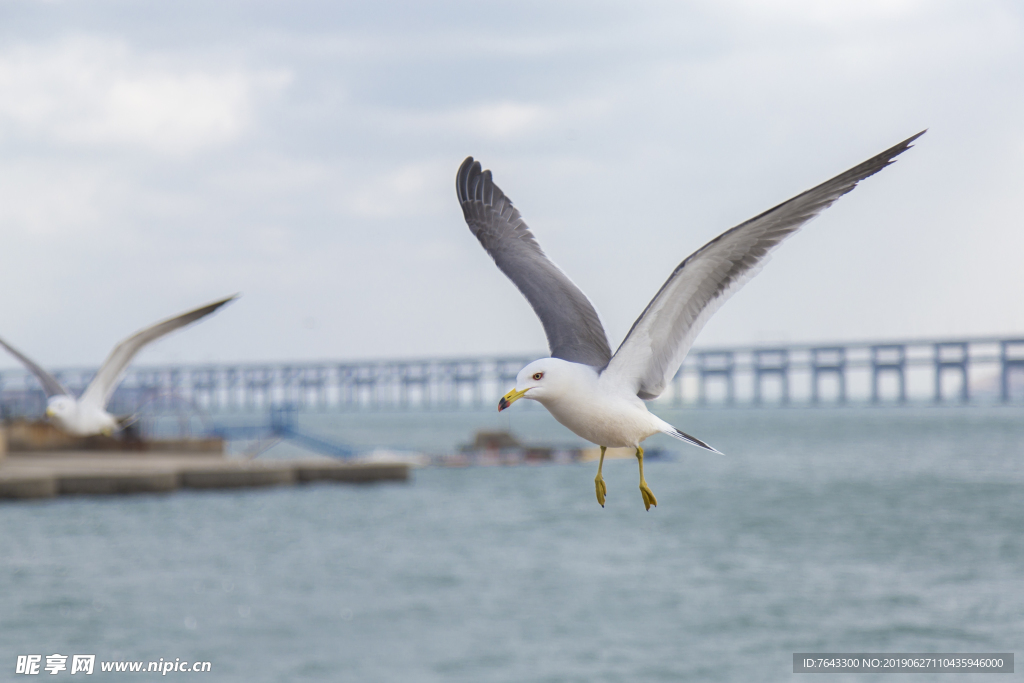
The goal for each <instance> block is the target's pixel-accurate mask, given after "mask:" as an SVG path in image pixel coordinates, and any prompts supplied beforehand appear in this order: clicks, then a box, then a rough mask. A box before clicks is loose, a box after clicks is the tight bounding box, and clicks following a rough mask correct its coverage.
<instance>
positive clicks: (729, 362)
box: [697, 351, 736, 405]
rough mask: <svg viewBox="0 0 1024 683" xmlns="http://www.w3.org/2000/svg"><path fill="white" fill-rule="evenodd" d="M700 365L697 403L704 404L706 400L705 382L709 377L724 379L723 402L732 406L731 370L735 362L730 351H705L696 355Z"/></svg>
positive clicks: (734, 394)
mask: <svg viewBox="0 0 1024 683" xmlns="http://www.w3.org/2000/svg"><path fill="white" fill-rule="evenodd" d="M697 357H698V359H699V363H700V366H699V367H700V394H699V396H698V398H697V401H698V402H699V403H700V404H702V405H703V404H706V403H707V400H708V394H707V381H708V378H709V377H722V378H724V379H725V402H726V403H727V404H728V405H732V404H733V402H734V401H735V398H736V391H735V386H734V383H733V377H732V373H733V369H734V368H735V367H736V360H735V357H734V355H733V352H732V351H705V352H703V353H700V354H698V355H697Z"/></svg>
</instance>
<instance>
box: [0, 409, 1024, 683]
mask: <svg viewBox="0 0 1024 683" xmlns="http://www.w3.org/2000/svg"><path fill="white" fill-rule="evenodd" d="M661 414H662V416H663V417H666V419H670V420H671V421H673V422H674V423H675V424H677V425H678V426H680V427H681V428H682V429H684V430H686V431H688V432H691V433H694V434H696V435H698V436H700V437H701V438H705V439H707V440H709V441H710V442H711V443H713V444H715V445H716V446H718V447H719V448H721V449H722V450H724V451H725V452H726V453H727V454H728V455H726V456H710V455H706V454H704V453H702V452H699V451H697V450H696V449H686V448H685V447H684V446H683V445H682V444H679V445H678V446H677V445H676V444H675V442H669V441H657V440H652V441H653V442H654V443H653V445H658V446H662V447H666V448H669V449H673V450H674V451H675V452H677V454H678V455H677V457H676V458H675V459H674V460H673V461H670V462H651V463H650V464H649V465H648V466H647V467H646V468H645V469H646V474H647V479H648V481H649V483H650V485H651V488H652V489H653V490H654V492H655V493H656V494H657V496H658V500H659V507H658V508H657V509H655V510H652V511H650V512H645V511H644V508H643V505H642V503H641V499H640V493H639V491H638V490H637V472H636V464H635V462H629V461H618V462H612V463H609V464H606V466H605V470H606V474H605V476H606V479H607V481H608V489H609V497H608V503H607V507H606V508H604V509H602V508H601V507H599V506H598V505H597V503H596V501H595V499H594V493H593V476H594V470H595V467H594V466H593V465H592V464H587V465H559V466H538V467H518V468H470V469H423V470H418V471H416V472H415V473H414V477H413V480H412V481H411V482H410V483H408V484H397V485H396V484H388V485H375V486H362V487H353V486H336V485H314V486H307V487H291V488H278V489H266V490H248V491H238V492H178V493H174V494H171V495H162V496H131V497H110V498H105V497H100V498H84V497H83V498H65V499H59V500H53V501H46V502H23V503H4V504H0V539H2V541H3V551H2V552H0V669H2V670H6V671H8V672H10V673H11V674H12V675H11V676H10V678H14V676H13V671H14V666H15V659H16V655H18V654H33V653H34V654H42V655H48V654H53V653H61V654H76V653H80V654H96V655H97V660H98V661H103V660H113V659H118V660H120V659H124V660H146V661H148V660H156V659H159V658H161V657H162V658H164V659H165V660H167V659H171V660H173V659H174V658H181V659H184V660H206V661H210V662H211V663H212V672H211V673H210V674H205V675H203V676H202V678H203V680H227V681H330V680H337V681H368V682H369V681H402V682H403V683H404V682H410V681H467V682H469V681H474V682H476V681H777V680H790V679H791V678H793V677H794V674H792V654H793V652H805V651H822V652H824V651H845V652H863V651H879V652H901V651H903V652H922V651H931V652H958V651H959V652H997V651H1001V652H1006V651H1010V652H1013V651H1017V652H1018V653H1020V652H1022V651H1024V648H1021V647H1020V646H1021V645H1022V641H1024V541H1022V530H1024V412H1022V411H1021V410H1020V409H1019V408H1018V409H1015V410H1009V409H1006V410H1004V409H982V408H964V409H931V410H924V409H900V410H896V409H893V410H887V411H884V410H878V411H875V410H864V409H862V410H856V409H847V410H817V411H815V410H763V411H745V410H735V411H725V410H720V411H711V410H707V411H694V412H688V413H685V414H683V413H675V414H674V413H672V412H671V411H662V413H661ZM497 419H498V418H497V417H496V416H492V415H491V414H487V415H486V416H485V415H483V414H479V415H475V414H471V415H462V416H460V415H433V416H431V415H412V416H410V415H404V416H403V415H374V416H368V417H361V418H352V417H344V418H341V417H327V416H321V417H318V418H310V419H308V420H307V421H306V422H307V425H308V426H309V428H311V429H314V428H315V429H319V430H321V431H322V432H323V433H328V432H330V433H334V434H336V435H338V436H342V437H344V438H347V439H349V440H350V441H351V442H353V443H358V444H364V445H369V444H373V443H380V444H386V445H390V446H398V447H406V448H412V447H417V445H421V447H424V448H430V449H438V448H447V447H450V446H451V445H452V444H454V443H457V442H459V441H460V440H466V439H468V437H469V436H470V434H471V433H472V431H473V429H475V428H480V427H483V428H496V427H501V426H503V425H504V426H506V427H508V426H511V427H512V428H513V429H514V430H516V431H517V432H519V433H520V434H521V435H523V436H526V437H530V438H532V439H533V440H534V441H544V440H550V441H558V442H560V443H567V444H569V443H575V441H574V439H573V437H572V435H570V434H568V433H567V432H565V431H564V430H561V428H560V427H559V426H558V425H554V424H552V423H550V421H549V420H548V419H547V417H546V415H544V414H543V413H537V412H530V411H521V412H520V413H519V414H517V415H514V416H513V417H512V418H511V422H505V423H496V422H495V420H497ZM501 419H502V420H508V419H509V418H507V417H506V416H505V414H504V413H503V414H502V417H501ZM1018 666H1019V665H1018ZM43 675H44V676H46V677H47V679H48V680H49V679H50V676H49V675H47V674H45V673H44V674H43ZM68 675H69V674H68V672H66V671H65V672H63V673H62V674H59V676H68ZM126 676H127V677H128V678H134V679H136V680H150V679H155V677H152V675H150V676H147V675H145V674H143V675H138V674H136V675H134V676H132V675H129V674H100V673H97V674H95V675H94V676H93V677H91V679H90V680H108V679H109V680H120V679H123V678H125V677H126ZM193 676H195V675H193V674H182V673H177V674H174V673H171V674H168V676H167V677H164V678H165V679H167V680H170V679H178V678H192V677H193ZM1015 676H1019V674H1015V675H1014V676H1009V677H1001V676H997V678H999V680H1003V679H1004V678H1006V679H1012V678H1014V677H1015ZM19 678H20V677H19ZM797 678H798V679H799V680H806V681H808V682H812V681H816V680H822V681H831V682H837V681H842V680H857V681H863V680H880V679H878V678H873V677H872V676H866V675H858V676H850V677H848V678H847V677H843V676H839V675H828V676H817V675H800V676H797ZM891 678H892V677H889V678H886V679H885V680H890V679H891ZM973 678H977V679H979V680H994V679H992V677H991V676H976V677H971V676H967V675H960V674H953V675H936V676H935V677H934V679H936V680H943V681H949V680H957V681H964V680H972V679H973ZM932 679H933V677H931V676H929V675H927V674H915V675H914V676H913V680H915V681H923V680H932ZM54 680H59V679H58V678H57V677H54ZM72 680H75V679H72Z"/></svg>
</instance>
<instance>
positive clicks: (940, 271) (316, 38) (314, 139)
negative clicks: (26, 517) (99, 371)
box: [0, 0, 1024, 367]
mask: <svg viewBox="0 0 1024 683" xmlns="http://www.w3.org/2000/svg"><path fill="white" fill-rule="evenodd" d="M923 128H928V129H929V132H928V134H927V135H925V136H924V137H923V138H921V140H919V141H918V143H917V145H916V146H915V148H914V149H912V150H911V151H909V152H908V153H906V154H904V155H903V156H902V157H901V158H900V160H899V162H898V163H897V164H895V165H894V166H892V167H890V168H888V169H886V170H885V171H883V172H882V173H881V174H879V175H878V176H875V177H873V178H871V179H869V180H868V181H866V182H864V183H863V184H862V185H861V186H860V187H858V189H857V190H855V191H854V192H853V193H852V194H850V195H848V196H847V197H844V198H843V199H842V200H841V201H840V202H839V203H837V204H836V205H835V206H833V207H832V208H831V209H829V210H828V211H827V212H826V213H825V214H824V215H823V216H822V217H821V218H820V219H818V220H817V221H815V222H813V223H812V224H810V225H809V226H808V227H807V229H806V230H804V231H803V232H801V233H800V234H798V235H796V236H795V237H794V238H792V239H791V240H790V241H788V242H787V243H786V244H784V245H783V246H782V248H781V249H780V250H779V251H777V252H776V254H775V256H774V257H773V259H772V262H771V263H770V264H769V265H768V267H767V268H765V270H764V271H763V272H762V273H761V274H760V275H758V276H757V277H756V278H755V279H754V280H753V281H752V282H751V283H750V284H748V285H747V286H746V288H745V289H744V290H743V291H741V292H740V293H739V294H737V295H736V296H735V297H734V298H733V299H732V300H731V301H730V302H729V303H728V304H726V306H725V307H724V308H723V309H722V310H721V311H720V312H719V313H718V314H717V315H716V317H715V318H714V319H713V320H712V322H711V323H710V324H709V325H708V327H707V328H706V330H705V331H704V333H703V334H702V335H701V336H700V338H699V339H698V341H697V343H698V345H699V346H700V345H704V346H708V345H718V344H748V343H760V342H779V341H793V342H797V341H826V340H847V339H850V340H856V339H866V338H872V339H873V338H896V337H931V336H960V335H975V336H977V335H1010V334H1013V335H1024V303H1022V297H1021V292H1022V289H1024V221H1022V219H1021V216H1022V215H1024V9H1022V6H1021V4H1020V3H1019V2H1013V1H1010V0H1008V1H1006V2H998V1H996V2H986V1H984V0H981V1H979V2H972V3H963V2H942V1H940V0H928V1H924V0H922V1H920V2H918V1H914V0H857V1H856V2H845V3H844V2H834V3H821V2H818V1H817V0H784V1H782V2H773V3H762V2H755V1H753V0H734V1H729V2H722V1H720V0H714V1H712V0H708V1H706V2H690V3H683V2H677V1H671V2H648V3H624V2H623V3H596V2H583V1H580V2H558V1H553V0H545V1H544V2H522V1H517V2H507V3H501V2H494V3H480V2H430V3H423V2H386V1H382V0H375V1H372V2H326V1H325V2H288V3H283V2H231V1H222V2H216V3H211V2H207V1H204V2H197V1H192V0H176V1H175V2H138V1H134V0H133V1H131V2H128V1H127V0H125V1H107V2H102V1H100V2H90V1H88V0H67V1H60V0H58V1H52V2H28V1H21V0H0V238H2V240H3V241H2V246H0V285H2V290H3V297H2V298H0V336H2V337H3V338H4V339H6V340H7V341H8V342H10V343H12V344H14V345H15V346H17V347H19V348H21V349H22V350H24V351H26V352H28V353H29V354H30V355H32V356H34V357H35V358H36V359H37V360H39V361H40V362H42V363H43V364H45V365H49V366H67V365H93V364H96V363H98V362H99V361H100V360H101V359H102V358H103V356H104V355H105V354H106V353H107V351H108V350H109V349H110V347H111V346H112V345H113V344H114V343H115V342H116V341H118V340H119V339H120V338H122V337H124V336H126V335H127V334H129V333H130V332H132V331H134V330H136V329H138V328H139V327H142V326H145V325H147V324H149V323H151V322H153V321H155V320H158V319H161V318H164V317H167V316H170V315H172V314H175V313H177V312H180V311H183V310H186V309H188V308H192V307H194V306H197V305H199V304H202V303H205V302H207V301H210V300H213V299H215V298H219V297H221V296H223V295H226V294H231V293H233V292H241V293H242V295H243V296H242V298H241V299H240V300H239V301H238V302H237V303H235V304H234V305H232V306H230V307H229V308H227V309H225V310H224V311H223V312H221V313H220V314H218V315H217V316H216V317H215V318H212V319H210V320H207V321H205V322H203V323H201V324H200V325H198V326H196V327H194V328H190V329H189V330H187V331H185V332H182V333H179V334H178V335H176V336H174V337H171V338H168V339H166V340H164V341H163V342H161V343H159V344H158V345H156V346H155V347H154V348H152V349H151V350H148V351H147V352H146V353H145V354H144V356H143V357H142V358H141V359H140V360H142V361H144V362H152V363H158V362H165V361H206V360H224V361H231V360H244V361H258V360H293V359H294V360H302V359H347V358H375V357H376V358H382V357H412V356H435V355H441V356H456V355H461V354H490V353H519V352H530V351H533V350H542V349H543V348H544V347H545V343H544V336H543V333H542V330H541V327H540V324H539V323H538V322H537V321H536V319H535V318H534V316H533V314H532V311H531V310H530V308H529V306H528V305H527V304H526V302H525V301H524V300H523V299H522V297H521V296H520V295H519V293H518V292H517V291H516V290H515V289H514V287H513V286H512V285H511V284H510V283H509V282H508V281H507V280H505V278H504V277H503V276H502V275H501V274H500V273H499V272H498V271H497V269H496V268H495V267H494V265H493V263H492V262H491V261H490V259H489V258H488V257H487V256H486V254H485V253H484V252H483V251H482V250H481V248H480V246H479V245H478V243H477V242H476V241H475V239H474V238H473V237H472V235H471V234H470V233H469V231H468V229H467V228H466V226H465V223H464V222H463V220H462V214H461V211H460V209H459V206H458V203H457V201H456V199H455V190H454V176H455V171H456V169H457V168H458V166H459V163H460V162H461V161H462V159H463V158H465V157H466V156H467V155H473V156H475V157H477V158H478V159H480V160H481V161H482V162H483V163H484V165H485V166H486V167H488V168H491V169H492V170H493V172H494V176H495V179H496V181H497V182H498V184H499V185H500V186H501V187H502V188H503V189H504V190H505V192H506V193H507V194H508V195H509V196H510V197H511V198H512V199H513V200H514V201H515V203H516V205H517V207H518V208H519V209H520V210H521V211H522V213H523V215H524V217H525V219H526V220H527V222H528V223H529V225H530V226H531V228H532V229H533V230H534V232H535V233H536V235H537V236H538V239H539V240H540V242H541V244H542V245H543V246H544V248H545V249H546V251H547V252H548V254H549V255H550V256H551V257H552V259H553V260H554V261H555V262H556V263H558V264H559V265H560V266H561V267H562V268H563V270H565V271H566V272H567V273H568V274H569V276H570V277H572V278H573V279H574V280H575V281H576V282H577V283H578V284H579V285H580V286H581V287H582V288H583V290H584V291H586V292H587V293H588V295H589V296H590V298H591V299H592V301H593V302H594V304H595V305H596V307H597V309H598V311H599V312H600V313H601V315H602V318H603V320H604V322H605V326H606V328H607V329H608V332H609V336H610V337H611V341H612V345H613V347H614V346H616V345H617V344H618V342H619V340H621V338H622V336H623V335H624V333H625V332H626V331H627V330H628V329H629V326H630V325H631V324H632V322H633V320H634V318H635V317H636V315H637V314H638V313H639V312H640V311H641V310H642V309H643V307H644V306H645V305H646V303H647V301H648V300H649V299H650V297H651V296H652V295H653V294H654V292H655V291H656V290H657V289H658V287H659V286H660V285H661V283H662V281H663V280H664V279H665V277H667V275H668V273H669V272H670V271H671V270H672V268H673V267H674V266H675V265H676V264H677V263H678V262H679V261H681V260H682V259H683V258H684V257H685V256H686V255H688V254H689V253H690V252H692V251H693V250H695V249H696V248H698V247H699V246H700V245H701V244H703V243H704V242H706V241H707V240H708V239H710V238H712V237H714V236H715V235H716V234H718V233H719V232H721V231H723V230H725V229H727V228H729V227H731V226H732V225H735V224H736V223H738V222H740V221H742V220H745V219H746V218H749V217H751V216H753V215H755V214H757V213H759V212H761V211H763V210H765V209H767V208H769V207H771V206H773V205H775V204H777V203H779V202H781V201H783V200H785V199H787V198H789V197H790V196H792V195H794V194H796V193H798V192H800V191H803V190H805V189H807V188H809V187H811V186H813V185H815V184H817V183H819V182H821V181H823V180H826V179H827V178H829V177H831V176H833V175H835V174H837V173H839V172H841V171H843V170H845V169H846V168H848V167H849V166H852V165H854V164H856V163H858V162H860V161H862V160H864V159H866V158H868V157H870V156H872V155H874V154H875V153H877V152H879V151H881V150H882V149H885V148H886V147H889V146H890V145H892V144H894V143H896V142H898V141H900V140H902V139H903V138H906V137H908V136H910V135H912V134H913V133H916V132H917V131H919V130H921V129H923ZM13 365H15V363H14V362H13V361H12V360H10V359H8V358H6V357H5V358H3V359H0V367H11V366H13Z"/></svg>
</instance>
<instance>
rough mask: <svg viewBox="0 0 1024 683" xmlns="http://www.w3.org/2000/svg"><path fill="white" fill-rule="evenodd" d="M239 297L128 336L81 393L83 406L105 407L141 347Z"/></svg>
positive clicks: (233, 297) (224, 300)
mask: <svg viewBox="0 0 1024 683" xmlns="http://www.w3.org/2000/svg"><path fill="white" fill-rule="evenodd" d="M237 297H238V295H237V294H235V295H234V296H229V297H228V298H226V299H221V300H220V301H214V302H213V303H212V304H207V305H206V306H202V307H200V308H197V309H195V310H193V311H189V312H188V313H182V314H181V315H179V316H176V317H174V318H171V319H169V320H164V321H163V322H159V323H156V324H155V325H150V326H149V327H147V328H146V329H144V330H140V331H138V332H136V333H135V334H133V335H132V336H130V337H128V338H127V339H125V340H124V341H122V342H121V343H120V344H118V345H117V346H115V347H114V350H113V351H111V352H110V355H109V356H107V359H106V360H105V361H103V365H102V366H101V367H100V369H99V372H97V373H96V376H95V377H94V378H93V380H92V382H90V383H89V386H88V387H87V388H86V390H85V393H83V394H82V398H81V402H82V403H87V402H89V403H93V404H95V405H98V406H100V407H101V408H102V407H105V406H106V405H107V401H109V400H110V397H111V395H113V393H114V389H116V388H117V385H118V383H119V382H120V381H121V378H122V377H123V376H124V371H125V368H127V367H128V364H129V363H130V362H131V361H132V358H134V357H135V354H137V353H138V352H139V351H140V350H141V349H142V347H143V346H145V345H146V344H148V343H150V342H151V341H154V340H156V339H159V338H160V337H162V336H164V335H165V334H168V333H170V332H173V331H174V330H177V329H179V328H181V327H185V326H186V325H188V324H189V323H194V322H195V321H197V320H199V319H200V318H203V317H205V316H208V315H210V314H211V313H213V312H214V311H216V310H217V309H218V308H220V307H221V306H223V305H224V304H226V303H228V302H229V301H234V300H235V299H236V298H237Z"/></svg>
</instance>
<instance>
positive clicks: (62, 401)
mask: <svg viewBox="0 0 1024 683" xmlns="http://www.w3.org/2000/svg"><path fill="white" fill-rule="evenodd" d="M236 296H237V295H236ZM234 299H235V296H230V297H228V298H226V299H221V300H220V301H215V302H213V303H211V304H207V305H205V306H200V307H199V308H196V309H193V310H191V311H188V312H186V313H182V314H181V315H177V316H175V317H173V318H170V319H168V320H164V321H161V322H158V323H156V324H154V325H150V326H149V327H147V328H145V329H143V330H140V331H138V332H136V333H135V334H133V335H132V336H130V337H128V338H127V339H125V340H123V341H122V342H121V343H119V344H118V345H117V346H115V347H114V350H113V351H111V352H110V355H109V356H107V359H106V360H105V361H104V362H103V365H102V366H100V369H99V371H98V372H97V373H96V377H95V378H93V380H92V382H90V383H89V386H88V387H86V389H85V391H84V392H83V393H82V395H81V396H80V397H79V398H75V397H74V396H73V395H72V394H71V392H70V391H68V389H67V387H65V386H64V385H63V384H61V383H60V382H59V381H57V378H55V377H54V376H53V375H51V374H50V373H49V372H47V371H46V370H44V369H43V368H42V367H41V366H40V365H38V364H37V363H36V362H35V361H33V360H31V359H30V358H28V357H27V356H25V355H24V354H22V353H21V352H20V351H18V350H17V349H15V348H13V347H12V346H10V345H9V344H8V343H7V342H5V341H4V340H2V339H0V346H2V347H4V348H5V349H7V351H8V352H9V353H10V354H11V355H12V356H14V357H15V358H17V359H18V360H19V361H21V363H22V364H23V365H24V366H25V367H26V368H28V369H29V370H30V371H31V372H32V374H34V375H35V376H36V379H38V380H39V383H40V384H42V385H43V390H44V391H46V396H47V400H46V415H47V417H49V418H50V419H51V420H53V422H54V423H55V424H56V425H57V426H58V427H60V429H62V430H63V431H65V432H67V433H68V434H72V435H74V436H91V435H93V434H107V435H110V434H112V433H114V432H115V431H117V430H119V429H120V428H121V423H120V421H119V420H118V419H117V418H116V417H114V416H113V415H111V414H110V413H108V412H107V408H106V406H107V403H108V402H109V401H110V397H111V396H113V394H114V390H115V389H117V385H118V384H120V383H121V378H122V377H124V372H125V370H126V369H127V368H128V364H129V363H130V362H131V360H132V358H134V357H135V355H136V354H137V353H138V352H139V351H141V350H142V348H143V347H144V346H146V345H147V344H149V343H151V342H153V341H155V340H157V339H159V338H160V337H163V336H164V335H166V334H169V333H171V332H173V331H174V330H177V329H180V328H182V327H184V326H186V325H188V324H190V323H193V322H195V321H197V320H199V319H200V318H204V317H206V316H208V315H210V314H211V313H213V312H214V311H216V310H217V309H218V308H220V307H221V306H223V305H224V304H226V303H228V302H229V301H233V300H234Z"/></svg>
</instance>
